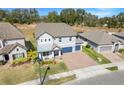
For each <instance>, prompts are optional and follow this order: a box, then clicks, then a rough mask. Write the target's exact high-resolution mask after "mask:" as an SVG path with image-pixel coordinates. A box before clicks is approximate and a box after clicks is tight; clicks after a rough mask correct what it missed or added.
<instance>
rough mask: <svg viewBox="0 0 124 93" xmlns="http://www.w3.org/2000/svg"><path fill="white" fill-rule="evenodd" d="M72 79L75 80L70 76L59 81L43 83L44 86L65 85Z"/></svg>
mask: <svg viewBox="0 0 124 93" xmlns="http://www.w3.org/2000/svg"><path fill="white" fill-rule="evenodd" d="M74 79H76V76H75V75H72V76H68V77H64V78H60V79H54V80H49V81H47V82H45V83H44V85H60V84H62V83H65V82H67V81H71V80H74Z"/></svg>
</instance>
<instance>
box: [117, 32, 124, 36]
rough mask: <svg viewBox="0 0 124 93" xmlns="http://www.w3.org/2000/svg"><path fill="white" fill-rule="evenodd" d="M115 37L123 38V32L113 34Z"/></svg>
mask: <svg viewBox="0 0 124 93" xmlns="http://www.w3.org/2000/svg"><path fill="white" fill-rule="evenodd" d="M115 35H118V36H120V37H124V31H122V32H119V33H115Z"/></svg>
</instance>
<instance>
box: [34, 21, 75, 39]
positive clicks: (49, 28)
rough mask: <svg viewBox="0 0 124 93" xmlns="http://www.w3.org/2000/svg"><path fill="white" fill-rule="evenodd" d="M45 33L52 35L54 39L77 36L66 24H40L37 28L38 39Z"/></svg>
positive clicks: (36, 35)
mask: <svg viewBox="0 0 124 93" xmlns="http://www.w3.org/2000/svg"><path fill="white" fill-rule="evenodd" d="M45 32H46V33H48V34H50V35H52V36H53V37H61V36H76V35H77V33H76V32H75V31H73V29H72V28H71V27H70V26H69V25H67V24H65V23H39V24H38V25H37V26H36V33H35V37H36V39H37V38H38V37H39V36H41V35H42V34H43V33H45Z"/></svg>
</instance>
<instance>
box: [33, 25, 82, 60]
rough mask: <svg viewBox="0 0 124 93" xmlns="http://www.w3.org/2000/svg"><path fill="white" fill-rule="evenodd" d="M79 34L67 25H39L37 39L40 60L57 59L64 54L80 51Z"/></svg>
mask: <svg viewBox="0 0 124 93" xmlns="http://www.w3.org/2000/svg"><path fill="white" fill-rule="evenodd" d="M76 37H77V33H76V32H75V31H73V29H72V28H71V27H70V26H69V25H67V24H65V23H39V24H38V25H37V26H36V33H35V38H36V41H37V51H38V53H39V58H40V59H43V60H44V59H49V58H55V57H56V56H61V55H62V54H63V53H68V52H75V51H76V50H80V45H81V43H82V42H81V41H80V40H79V39H77V38H76Z"/></svg>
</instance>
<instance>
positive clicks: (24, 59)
mask: <svg viewBox="0 0 124 93" xmlns="http://www.w3.org/2000/svg"><path fill="white" fill-rule="evenodd" d="M27 62H30V61H29V60H28V59H27V58H23V57H20V58H17V59H16V60H14V61H13V62H12V66H16V65H21V64H24V63H27Z"/></svg>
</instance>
